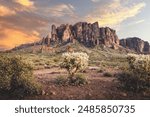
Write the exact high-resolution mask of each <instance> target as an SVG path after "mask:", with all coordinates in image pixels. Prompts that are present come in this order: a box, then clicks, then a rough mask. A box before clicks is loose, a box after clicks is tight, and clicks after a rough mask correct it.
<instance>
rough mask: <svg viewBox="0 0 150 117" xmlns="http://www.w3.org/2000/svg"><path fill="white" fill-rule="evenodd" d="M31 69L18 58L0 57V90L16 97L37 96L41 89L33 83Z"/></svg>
mask: <svg viewBox="0 0 150 117" xmlns="http://www.w3.org/2000/svg"><path fill="white" fill-rule="evenodd" d="M32 69H33V68H32V67H31V65H30V64H29V63H27V62H26V61H25V60H23V58H21V57H20V56H13V57H10V56H7V55H5V56H0V90H3V91H6V92H11V93H10V94H12V95H18V96H24V95H29V94H39V93H40V91H41V87H40V85H39V84H38V83H36V82H35V79H34V78H33V72H32Z"/></svg>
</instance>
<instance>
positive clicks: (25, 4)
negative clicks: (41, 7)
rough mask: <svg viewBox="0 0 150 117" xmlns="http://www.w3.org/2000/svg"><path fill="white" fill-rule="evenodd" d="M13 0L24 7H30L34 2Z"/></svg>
mask: <svg viewBox="0 0 150 117" xmlns="http://www.w3.org/2000/svg"><path fill="white" fill-rule="evenodd" d="M14 1H15V2H16V3H19V4H21V5H22V6H25V7H32V6H33V5H34V2H32V1H30V0H14Z"/></svg>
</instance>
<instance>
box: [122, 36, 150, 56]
mask: <svg viewBox="0 0 150 117" xmlns="http://www.w3.org/2000/svg"><path fill="white" fill-rule="evenodd" d="M120 45H121V46H123V47H124V48H128V49H131V50H134V51H136V52H137V53H145V54H148V53H150V45H149V43H148V42H146V41H143V40H142V39H140V38H137V37H131V38H127V39H121V40H120Z"/></svg>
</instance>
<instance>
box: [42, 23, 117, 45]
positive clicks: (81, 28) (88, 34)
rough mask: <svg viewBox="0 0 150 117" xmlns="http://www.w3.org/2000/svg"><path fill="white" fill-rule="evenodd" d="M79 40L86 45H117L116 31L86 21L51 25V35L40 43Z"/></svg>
mask: <svg viewBox="0 0 150 117" xmlns="http://www.w3.org/2000/svg"><path fill="white" fill-rule="evenodd" d="M75 40H77V41H79V42H80V43H82V44H83V45H85V46H87V47H93V46H96V45H100V44H104V45H105V46H107V47H114V46H117V45H119V39H118V36H117V34H116V31H115V30H113V29H111V28H109V27H105V28H104V27H99V25H98V22H95V23H93V24H91V23H87V22H78V23H76V24H75V25H68V24H66V25H64V24H62V25H60V26H59V27H56V26H55V25H52V27H51V37H50V36H47V37H45V38H43V39H42V44H44V45H48V46H52V45H55V44H62V43H69V42H70V43H73V42H74V41H75Z"/></svg>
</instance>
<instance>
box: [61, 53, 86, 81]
mask: <svg viewBox="0 0 150 117" xmlns="http://www.w3.org/2000/svg"><path fill="white" fill-rule="evenodd" d="M62 58H63V61H62V63H61V65H60V66H61V68H65V69H66V70H67V71H68V73H69V78H73V76H74V74H75V73H76V72H77V71H78V70H84V69H85V68H86V67H87V66H88V59H89V56H88V55H87V54H86V53H83V52H73V53H69V52H67V53H64V54H63V55H62Z"/></svg>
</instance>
